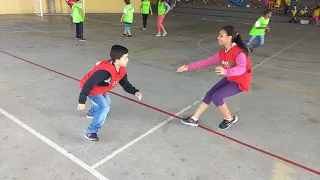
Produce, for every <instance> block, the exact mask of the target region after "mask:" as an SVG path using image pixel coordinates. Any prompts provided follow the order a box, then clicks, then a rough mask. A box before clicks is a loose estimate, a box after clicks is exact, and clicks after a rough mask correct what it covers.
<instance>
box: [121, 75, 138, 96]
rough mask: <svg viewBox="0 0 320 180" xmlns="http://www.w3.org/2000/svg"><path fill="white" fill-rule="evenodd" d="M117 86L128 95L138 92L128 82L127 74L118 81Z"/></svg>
mask: <svg viewBox="0 0 320 180" xmlns="http://www.w3.org/2000/svg"><path fill="white" fill-rule="evenodd" d="M119 84H120V85H121V86H122V88H123V90H124V91H126V92H127V93H129V94H133V95H136V93H137V92H139V90H138V89H136V88H135V87H133V86H132V84H131V83H130V82H129V80H128V76H127V74H126V75H125V76H124V77H123V78H122V79H121V80H120V81H119Z"/></svg>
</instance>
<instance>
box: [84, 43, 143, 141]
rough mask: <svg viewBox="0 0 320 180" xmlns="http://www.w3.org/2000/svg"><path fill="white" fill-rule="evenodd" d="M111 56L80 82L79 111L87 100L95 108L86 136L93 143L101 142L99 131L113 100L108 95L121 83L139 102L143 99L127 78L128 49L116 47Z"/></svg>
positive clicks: (98, 64) (91, 110) (90, 111)
mask: <svg viewBox="0 0 320 180" xmlns="http://www.w3.org/2000/svg"><path fill="white" fill-rule="evenodd" d="M110 56H111V60H105V61H102V62H101V61H100V62H98V63H97V64H96V66H94V68H93V69H92V70H91V71H90V72H88V73H87V74H86V75H85V76H84V77H83V78H82V79H81V81H80V88H81V92H80V95H79V104H78V110H84V109H85V103H86V99H87V98H89V99H90V100H91V102H92V103H93V107H92V108H91V109H90V110H89V111H88V113H87V117H88V118H93V119H92V121H91V124H90V126H89V127H88V129H87V133H86V135H85V137H86V138H87V139H89V140H91V141H98V140H99V138H98V135H97V133H98V130H99V129H100V128H101V127H102V126H103V124H104V122H105V120H106V117H107V114H108V112H109V110H110V103H111V100H110V97H109V95H108V94H106V93H108V92H109V91H110V90H112V89H113V88H114V87H115V86H116V85H117V84H118V83H119V84H120V85H121V86H122V87H123V89H124V90H125V91H126V92H128V93H130V94H134V95H136V96H137V97H138V99H139V100H141V97H142V94H141V93H140V92H139V90H138V89H136V88H135V87H133V86H132V85H131V84H130V82H129V81H128V78H127V73H126V66H127V64H128V61H129V60H128V49H127V48H125V47H123V46H120V45H114V46H112V48H111V50H110Z"/></svg>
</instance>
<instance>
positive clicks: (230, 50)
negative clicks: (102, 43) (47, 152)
mask: <svg viewBox="0 0 320 180" xmlns="http://www.w3.org/2000/svg"><path fill="white" fill-rule="evenodd" d="M71 1H73V2H71ZM124 1H125V3H126V6H125V8H124V11H123V15H122V17H121V22H124V23H125V31H124V33H123V35H124V36H126V37H132V35H131V31H130V25H131V24H132V22H133V13H134V9H133V7H132V6H131V5H130V0H124ZM71 3H72V4H71ZM68 4H69V5H70V7H71V9H72V20H73V22H74V23H75V24H76V25H77V30H76V34H77V35H76V38H77V39H78V40H79V41H83V40H84V38H83V21H84V13H83V10H82V9H83V6H82V3H81V0H69V1H68ZM169 10H170V5H169V4H168V3H166V2H165V1H164V0H160V1H159V5H158V34H157V35H156V36H161V31H162V32H163V34H162V36H165V35H166V34H167V32H166V30H165V29H164V27H163V25H162V21H163V19H164V17H165V14H167V13H168V11H169ZM149 12H150V13H151V15H153V12H152V9H151V7H150V1H149V0H142V3H141V13H142V18H143V30H146V26H147V19H148V15H149ZM271 13H272V12H271V10H269V9H268V10H266V11H265V12H264V16H262V17H260V18H259V19H258V20H257V21H256V23H255V24H254V25H253V26H252V29H251V30H250V33H249V35H250V37H249V40H248V41H247V42H246V43H244V42H243V40H242V38H241V36H240V34H239V33H238V32H237V30H236V29H235V28H234V27H233V26H225V27H223V28H221V30H220V32H219V35H218V38H217V39H218V43H219V45H221V46H222V47H223V48H222V50H221V51H219V52H218V53H217V54H215V55H213V56H211V57H209V58H207V59H204V60H200V61H197V62H194V63H190V64H188V65H183V66H181V67H179V68H178V69H177V72H184V71H190V70H195V69H200V68H206V67H208V66H212V65H216V64H221V65H220V66H217V67H216V68H215V72H216V75H218V76H222V77H223V78H222V79H221V80H220V81H219V82H218V83H216V84H215V85H214V86H213V87H212V88H211V89H210V90H209V91H208V92H207V93H206V95H205V97H204V99H203V100H202V103H201V104H200V106H199V107H198V109H197V110H196V112H195V113H194V114H193V115H192V116H189V117H187V118H182V119H181V122H182V123H183V124H187V125H191V126H198V120H199V119H200V116H201V115H202V114H203V113H204V112H205V111H206V109H207V108H208V106H209V105H210V103H211V102H212V103H214V105H215V106H216V107H217V108H218V110H219V111H220V112H221V114H222V116H223V120H222V122H221V123H220V125H219V128H220V129H223V130H224V129H227V128H228V127H230V125H232V124H233V123H235V122H237V121H238V117H237V116H234V115H232V114H231V112H230V110H229V109H228V107H227V105H226V103H225V102H224V99H225V98H228V97H231V96H234V95H236V94H239V93H241V92H244V91H245V92H248V91H249V90H250V83H251V76H252V72H251V71H252V67H251V62H250V58H249V53H252V52H253V49H255V48H258V47H260V46H261V45H263V43H264V35H265V31H266V30H268V31H270V28H269V26H268V24H269V20H270V17H271ZM254 39H258V42H257V44H253V45H252V47H250V45H251V43H252V42H253V41H254ZM128 56H129V50H128V49H127V48H126V47H124V46H121V45H114V46H112V48H111V50H110V59H107V60H103V61H99V62H97V63H96V64H95V65H94V67H93V69H92V70H90V71H89V72H88V73H86V74H85V75H84V76H83V78H82V79H81V80H80V89H81V91H80V94H79V99H78V108H77V109H78V110H84V109H85V103H86V100H87V99H89V100H90V101H91V102H92V104H93V106H92V107H91V108H90V110H89V111H88V112H87V115H86V117H87V118H91V119H92V120H91V123H90V125H89V127H88V128H87V132H86V134H85V137H86V138H87V139H88V140H91V141H98V140H99V137H98V135H97V133H98V131H99V129H100V128H101V127H102V126H103V124H104V122H105V120H106V118H107V115H108V112H109V110H110V104H111V99H110V97H109V95H108V92H109V91H110V90H112V89H113V88H115V87H116V86H117V85H118V84H120V85H121V86H122V88H123V89H124V91H126V92H127V93H129V94H132V95H135V96H137V98H138V99H139V100H141V98H142V93H141V92H140V91H139V90H138V89H136V88H135V87H134V86H132V84H131V83H130V82H129V81H128V75H127V71H126V66H127V64H128V62H129V58H128Z"/></svg>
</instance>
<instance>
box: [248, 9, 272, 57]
mask: <svg viewBox="0 0 320 180" xmlns="http://www.w3.org/2000/svg"><path fill="white" fill-rule="evenodd" d="M271 15H272V12H271V10H270V9H267V10H265V11H264V16H261V17H260V18H259V19H258V20H257V21H256V23H255V24H254V25H253V27H252V28H251V30H250V32H249V40H248V42H246V46H247V47H248V49H249V52H250V53H252V52H253V49H256V48H258V47H260V46H262V45H263V44H264V35H265V31H266V30H268V32H270V27H269V26H268V24H269V20H270V17H271ZM256 38H257V39H258V42H257V43H256V44H253V45H252V46H251V48H250V47H249V45H250V44H251V43H252V42H253V41H254V40H255V39H256Z"/></svg>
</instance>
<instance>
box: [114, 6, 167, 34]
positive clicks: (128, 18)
mask: <svg viewBox="0 0 320 180" xmlns="http://www.w3.org/2000/svg"><path fill="white" fill-rule="evenodd" d="M124 2H125V4H126V6H125V7H124V10H123V14H122V17H121V20H120V22H124V23H125V27H124V33H123V34H122V35H123V36H124V37H129V38H131V37H132V34H131V31H130V26H131V24H132V23H133V20H134V8H133V7H132V5H131V4H130V0H124ZM172 8H173V7H172V6H170V4H169V3H168V2H166V0H159V2H158V23H157V26H158V33H157V34H156V36H166V35H167V31H166V29H165V27H164V26H163V24H162V23H163V20H164V18H165V17H166V14H168V12H169V11H170V10H172ZM140 12H141V14H142V20H143V28H142V30H144V31H145V30H147V21H148V16H149V14H151V16H152V15H153V12H152V8H151V2H150V0H141V6H140Z"/></svg>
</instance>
